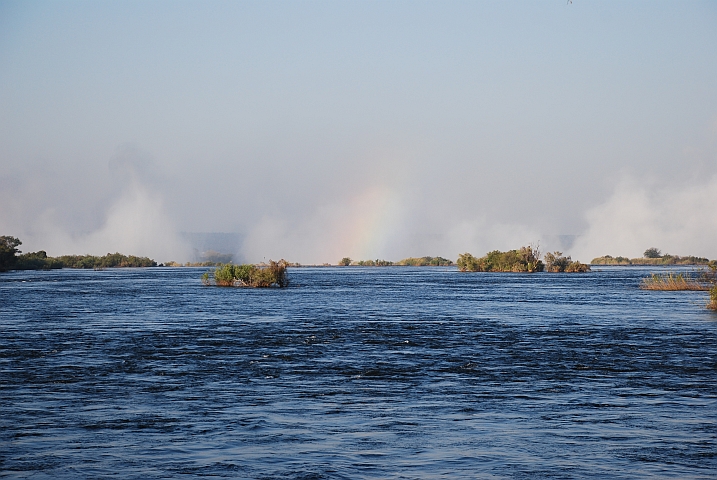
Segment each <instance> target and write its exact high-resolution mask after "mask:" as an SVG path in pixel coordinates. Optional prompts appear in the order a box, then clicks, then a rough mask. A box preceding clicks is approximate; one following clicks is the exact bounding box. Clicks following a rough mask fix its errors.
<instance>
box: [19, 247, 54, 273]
mask: <svg viewBox="0 0 717 480" xmlns="http://www.w3.org/2000/svg"><path fill="white" fill-rule="evenodd" d="M62 266H63V265H62V262H61V261H60V260H58V259H56V258H52V257H48V256H47V253H46V252H45V251H44V250H40V251H39V252H32V253H25V254H23V255H20V256H19V257H17V262H16V265H15V268H17V269H18V270H50V269H57V268H62Z"/></svg>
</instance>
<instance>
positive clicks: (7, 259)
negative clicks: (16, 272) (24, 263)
mask: <svg viewBox="0 0 717 480" xmlns="http://www.w3.org/2000/svg"><path fill="white" fill-rule="evenodd" d="M20 245H22V242H21V241H20V240H19V239H17V238H15V237H9V236H2V237H0V272H4V271H6V270H9V269H11V268H12V267H14V266H15V261H16V260H17V259H16V258H15V255H16V254H18V253H20V250H18V249H17V247H19V246H20Z"/></svg>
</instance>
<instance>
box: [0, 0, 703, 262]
mask: <svg viewBox="0 0 717 480" xmlns="http://www.w3.org/2000/svg"><path fill="white" fill-rule="evenodd" d="M715 25H717V3H715V2H709V1H693V2H676V1H672V2H660V1H650V2H647V1H645V2H609V1H606V2H595V1H589V2H588V1H585V0H573V2H572V3H567V2H566V1H565V0H556V1H540V2H538V1H536V2H498V1H496V2H490V1H486V2H475V1H470V2H469V1H466V2H462V1H441V2H438V1H435V2H426V1H406V2H403V1H354V2H350V1H325V2H324V1H308V2H305V1H298V0H296V1H287V2H281V1H271V2H267V1H256V2H253V1H246V2H239V1H232V2H217V1H204V2H198V1H197V2H182V1H177V2H169V1H155V2H132V1H121V2H120V1H104V2H90V1H88V2H74V1H67V2H57V1H50V2H45V1H36V2H14V1H10V2H8V1H4V0H0V235H12V236H16V237H19V238H20V239H21V240H22V241H23V245H22V246H21V249H22V250H23V251H25V252H27V251H35V250H40V249H43V250H46V251H47V253H48V254H49V255H62V254H85V253H92V254H104V253H107V252H114V251H120V252H123V253H126V254H135V255H147V256H151V257H152V258H154V259H156V260H157V261H162V262H164V261H169V260H177V261H188V260H192V256H193V255H196V252H193V250H192V245H191V242H189V241H188V236H187V235H186V233H183V232H190V233H198V232H205V233H208V232H224V233H233V234H236V238H238V239H240V241H237V242H236V245H235V246H234V250H235V251H234V252H231V253H235V254H236V257H237V259H240V260H243V261H251V262H257V261H261V260H263V259H270V258H271V259H278V258H285V259H287V260H289V261H292V262H300V263H305V264H307V263H324V262H327V263H336V262H337V261H338V260H339V259H341V258H342V257H345V256H349V257H351V258H353V259H377V258H381V259H389V260H394V261H395V260H399V259H401V258H405V257H409V256H424V255H430V256H438V255H440V256H444V257H447V258H451V259H453V260H455V259H456V258H457V256H458V254H460V253H463V252H470V253H472V254H474V255H483V254H485V253H486V252H488V251H490V250H494V249H499V250H508V249H513V248H519V247H520V246H522V245H528V244H538V243H539V244H540V246H541V250H543V251H552V250H561V251H563V252H565V253H567V254H570V255H572V257H573V258H574V259H579V260H581V261H583V262H587V261H590V260H591V259H592V258H593V257H596V256H600V255H605V254H611V255H613V256H617V255H622V256H629V257H637V256H641V255H642V252H643V251H644V250H645V249H646V248H648V247H657V248H660V249H661V250H662V251H663V252H666V253H671V254H679V255H699V256H706V257H709V258H717V241H715V238H717V28H715Z"/></svg>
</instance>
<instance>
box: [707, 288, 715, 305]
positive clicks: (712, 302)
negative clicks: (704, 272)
mask: <svg viewBox="0 0 717 480" xmlns="http://www.w3.org/2000/svg"><path fill="white" fill-rule="evenodd" d="M707 308H709V309H710V310H717V285H715V286H714V287H712V288H710V303H708V304H707Z"/></svg>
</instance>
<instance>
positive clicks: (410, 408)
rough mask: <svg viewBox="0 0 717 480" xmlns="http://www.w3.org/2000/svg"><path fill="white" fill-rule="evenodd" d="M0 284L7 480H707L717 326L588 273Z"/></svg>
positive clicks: (367, 273)
mask: <svg viewBox="0 0 717 480" xmlns="http://www.w3.org/2000/svg"><path fill="white" fill-rule="evenodd" d="M204 270H205V269H196V268H174V269H172V268H149V269H115V270H105V271H79V270H61V271H52V272H9V273H3V274H0V327H1V334H0V476H4V477H9V478H73V479H74V478H109V477H112V478H192V477H213V478H214V477H226V478H257V479H259V478H297V479H322V478H346V479H354V478H439V477H440V478H505V477H510V478H513V477H518V478H536V477H538V478H541V477H550V478H576V477H604V478H644V477H650V476H654V477H672V478H716V477H717V313H715V312H711V311H709V310H707V309H706V308H705V304H706V302H707V297H708V295H707V293H706V292H647V291H642V290H639V289H638V285H639V280H640V278H641V277H643V276H645V275H646V274H647V273H649V272H651V271H656V270H659V269H655V268H639V267H636V268H624V267H622V268H621V267H602V268H600V269H599V271H598V270H595V271H593V272H592V273H589V274H545V273H542V274H533V275H526V274H493V273H460V272H458V271H457V270H456V269H455V268H440V267H437V268H400V267H387V268H380V267H375V268H370V267H368V268H361V267H356V268H354V267H348V268H313V269H312V268H294V269H290V279H291V281H292V284H291V286H290V287H289V288H287V289H265V290H259V289H256V290H252V289H239V288H218V287H204V286H202V284H201V282H200V276H201V274H202V273H203V271H204Z"/></svg>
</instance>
